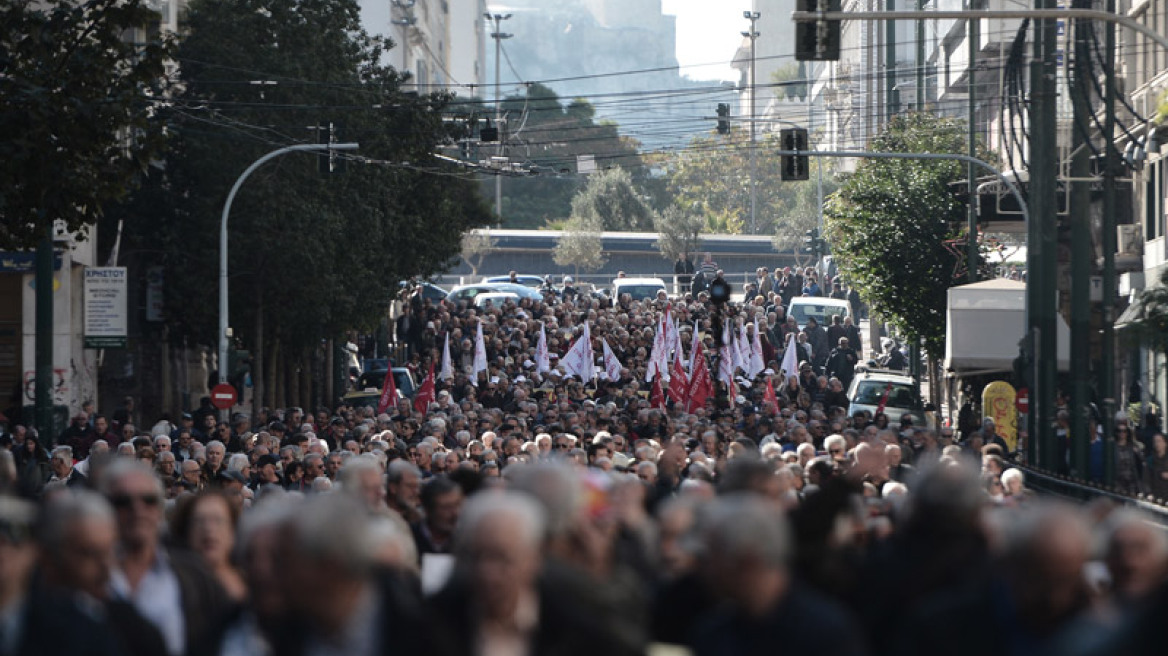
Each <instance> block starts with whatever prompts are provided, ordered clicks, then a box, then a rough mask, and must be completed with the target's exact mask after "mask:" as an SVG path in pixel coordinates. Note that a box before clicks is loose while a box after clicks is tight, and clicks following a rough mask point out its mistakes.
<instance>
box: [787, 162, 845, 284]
mask: <svg viewBox="0 0 1168 656" xmlns="http://www.w3.org/2000/svg"><path fill="white" fill-rule="evenodd" d="M811 166H812V167H816V170H815V171H812V173H811V176H810V177H811V180H812V181H817V178H818V167H820V166H825V165H824V161H823V159H822V158H812V161H811ZM825 168H826V167H825ZM792 186H793V187H794V189H795V191H794V194H793V195H792V198H791V200H790V204H789V206H788V207H789V209H788V211H787V214H786V216H784V217H783V219H782V220H781V221H780V222H779V223H777V224H776V225H775V234H774V236H773V237H772V238H771V243H772V244H773V245H774V248H775V250H776V251H779V252H780V253H781V252H784V251H785V252H790V253H791V254H792V255H794V256H795V262H796V263H797V264H798V265H799V266H806V265H807V264H810V263H811V260H812V257H813V256H812V255H807V254H804V253H803V247H804V246H806V245H807V244H805V243H804V242H803V239H804V238H805V237H806V236H807V231H808V230H813V229H815V228H818V227H819V214H820V208H819V189H818V183H817V182H807V183H806V184H801V185H799V184H793V185H792ZM838 186H839V185H838V184H836V181H835V177H834V176H824V180H823V194H824V197H825V198H826V197H827V196H828V195H830V194H832V193H834V192H835V191H836V189H837V188H838Z"/></svg>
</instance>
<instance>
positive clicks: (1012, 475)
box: [1000, 467, 1026, 487]
mask: <svg viewBox="0 0 1168 656" xmlns="http://www.w3.org/2000/svg"><path fill="white" fill-rule="evenodd" d="M1000 478H1001V481H1002V486H1003V487H1007V486H1008V485H1009V482H1010V481H1012V480H1015V479H1017V480H1018V482H1019V483H1021V484H1022V485H1026V474H1023V473H1022V470H1021V469H1017V468H1015V467H1011V468H1009V469H1007V470H1006V471H1004V472H1002V475H1001V477H1000Z"/></svg>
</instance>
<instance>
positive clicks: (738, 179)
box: [661, 132, 836, 250]
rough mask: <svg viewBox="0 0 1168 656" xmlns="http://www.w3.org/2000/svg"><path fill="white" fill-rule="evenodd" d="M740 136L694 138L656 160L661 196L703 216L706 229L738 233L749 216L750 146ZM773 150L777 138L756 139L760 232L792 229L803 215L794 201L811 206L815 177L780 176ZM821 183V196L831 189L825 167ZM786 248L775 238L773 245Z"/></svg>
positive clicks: (832, 182) (804, 211) (832, 179)
mask: <svg viewBox="0 0 1168 656" xmlns="http://www.w3.org/2000/svg"><path fill="white" fill-rule="evenodd" d="M740 136H741V134H740V133H738V132H735V134H734V135H732V136H731V137H730V138H729V139H724V138H718V137H700V138H697V139H694V141H693V142H692V143H691V144H690V146H689V147H688V148H686V149H685V150H682V151H680V152H679V153H677V154H676V155H674V156H673V157H672V158H671V159H669V160H667V161H664V162H662V163H661V167H662V168H664V169H665V171H666V178H667V180H668V182H667V186H668V189H667V193H666V194H665V199H664V200H665V201H666V202H668V203H670V204H672V205H675V206H677V207H678V208H679V209H681V210H683V211H686V212H692V213H695V214H698V215H699V216H702V217H704V218H705V220H706V227H705V232H711V233H723V234H726V233H728V234H737V233H740V232H742V231H743V229H744V228H746V227H747V225H746V224H747V222H748V221H749V220H750V150H749V142H748V140H746V139H745V138H737V137H740ZM777 150H779V144H778V138H777V136H776V135H773V134H772V135H768V136H766V137H765V138H762V139H761V141H760V144H759V147H758V149H757V150H756V152H755V159H756V161H755V194H756V201H755V202H756V206H757V212H756V214H757V218H758V233H759V234H772V235H774V234H776V233H782V234H784V235H786V234H787V233H790V232H792V231H793V230H796V229H797V228H798V226H800V225H802V223H800V221H801V220H802V219H803V218H805V217H806V216H807V213H808V210H807V208H806V207H805V206H800V204H799V203H800V202H803V203H804V205H805V204H806V203H807V202H810V203H812V207H814V203H815V202H816V200H815V199H816V180H811V181H806V182H783V181H782V180H781V178H780V175H779V162H780V158H779V157H778V156H777V155H775V154H774V153H775V151H777ZM823 184H824V194H825V195H826V194H828V193H830V192H831V191H833V190H834V189H835V188H836V181H835V177H834V176H832V175H830V174H829V173H828V172H826V171H825V174H824V177H823ZM807 194H810V196H807ZM808 198H810V200H808ZM800 199H803V200H800ZM816 214H818V213H816ZM792 225H793V226H795V227H793V228H792V227H791V226H792ZM787 247H788V245H787V244H786V242H784V241H783V239H782V238H780V244H779V245H777V246H776V248H779V249H780V250H785V249H786V248H787Z"/></svg>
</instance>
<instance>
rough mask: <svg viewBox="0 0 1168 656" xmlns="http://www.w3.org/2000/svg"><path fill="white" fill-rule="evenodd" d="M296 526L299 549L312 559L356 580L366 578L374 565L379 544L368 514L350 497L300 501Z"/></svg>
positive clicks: (326, 497)
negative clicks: (331, 566)
mask: <svg viewBox="0 0 1168 656" xmlns="http://www.w3.org/2000/svg"><path fill="white" fill-rule="evenodd" d="M293 526H294V528H295V532H296V546H297V548H298V549H299V550H300V551H301V553H303V554H304V555H306V556H308V557H310V558H313V559H316V560H318V561H325V562H330V563H332V564H334V565H336V566H338V567H341V568H343V569H345V570H346V571H348V572H349V573H350V574H351V575H353V576H354V577H363V576H364V575H365V574H366V572H368V571H369V568H370V567H372V565H373V563H374V559H375V557H376V554H377V542H376V540H375V539H374V535H373V532H372V531H371V530H370V528H369V519H368V513H367V512H365V510H364V508H363V507H362V506H361V505H359V503H358V502H357V500H356V499H354V498H353V497H351V496H349V495H345V494H319V495H316V496H314V497H311V498H309V499H308V500H307V502H305V501H301V502H299V508H298V509H297V511H296V516H295V518H294V519H293Z"/></svg>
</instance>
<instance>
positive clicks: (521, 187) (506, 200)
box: [478, 84, 643, 229]
mask: <svg viewBox="0 0 1168 656" xmlns="http://www.w3.org/2000/svg"><path fill="white" fill-rule="evenodd" d="M502 109H503V112H504V114H505V116H506V117H507V125H508V127H507V130H506V133H507V135H506V136H507V156H508V157H510V158H511V160H512V161H514V162H517V163H519V164H522V165H524V166H527V167H529V168H530V169H531V170H532V171H533V172H534V173H535V175H533V176H530V177H521V178H504V180H503V223H504V225H505V226H506V227H508V228H527V229H535V228H541V227H545V226H546V225H547V224H549V223H551V222H554V221H556V220H562V219H567V218H568V217H569V216H571V213H572V197H573V196H575V195H576V193H577V192H578V191H579V190H580V189H581V188H582V187H583V186H585V184H586V183H587V181H586V179H585V178H584V177H583V176H580V175H577V173H578V171H577V166H576V162H577V157H578V156H580V155H591V156H593V158H594V161H595V162H596V166H597V168H599V169H607V168H612V167H624V168H627V169H629V170H632V171H637V173H636V175H637V176H641V175H643V173H641V172H642V171H643V169H642V167H641V166H640V164H641V159H640V156H639V155H638V154H637V148H638V144H637V143H636V142H635V141H633V140H631V139H626V138H623V137H621V136H620V132H619V129H618V126H617V125H616V124H615V123H609V122H601V123H597V122H596V121H595V114H596V112H595V110H594V109H593V107H592V105H591V104H590V103H589V102H588V101H586V100H582V99H575V100H572V101H571V102H568V103H563V102H561V101H560V98H559V97H558V96H557V95H556V93H555V92H554V91H552V90H551V89H550V88H549V87H546V86H544V85H542V84H532V85H529V86H528V88H527V91H526V93H525V94H523V95H516V96H508V97H507V98H506V99H504V101H503V103H502ZM497 154H498V147H497V145H494V144H483V145H482V146H481V147H480V149H479V155H478V157H479V158H480V159H485V158H486V157H489V156H493V155H497ZM638 182H639V180H638ZM483 188H484V190H485V192H486V194H487V196H489V197H491V198H493V197H494V194H495V181H494V179H488V180H486V181H485V183H484V187H483Z"/></svg>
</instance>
